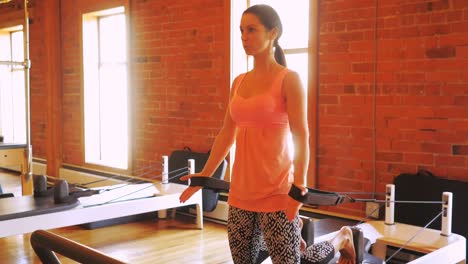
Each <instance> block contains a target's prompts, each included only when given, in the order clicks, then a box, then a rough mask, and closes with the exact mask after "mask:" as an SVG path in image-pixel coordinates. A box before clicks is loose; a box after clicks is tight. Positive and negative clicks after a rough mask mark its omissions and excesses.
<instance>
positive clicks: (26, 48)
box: [23, 0, 32, 180]
mask: <svg viewBox="0 0 468 264" xmlns="http://www.w3.org/2000/svg"><path fill="white" fill-rule="evenodd" d="M23 39H24V90H25V93H24V95H25V110H26V111H25V113H26V155H27V163H28V165H27V170H26V175H25V177H26V179H28V180H32V146H31V128H30V124H31V117H30V73H29V69H30V68H31V61H30V59H29V15H28V0H24V30H23Z"/></svg>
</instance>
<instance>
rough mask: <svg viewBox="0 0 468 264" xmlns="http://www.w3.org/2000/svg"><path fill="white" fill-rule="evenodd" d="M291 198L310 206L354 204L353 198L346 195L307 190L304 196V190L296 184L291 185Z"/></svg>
mask: <svg viewBox="0 0 468 264" xmlns="http://www.w3.org/2000/svg"><path fill="white" fill-rule="evenodd" d="M289 196H291V197H292V198H293V199H294V200H296V201H298V202H301V203H303V204H308V205H338V204H341V203H344V202H354V200H353V199H352V198H350V197H348V196H346V195H340V194H338V193H334V192H326V191H321V190H317V189H312V188H307V193H306V194H305V195H302V190H301V189H299V188H298V187H297V186H295V185H294V184H292V185H291V189H290V190H289Z"/></svg>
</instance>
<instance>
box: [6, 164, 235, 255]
mask: <svg viewBox="0 0 468 264" xmlns="http://www.w3.org/2000/svg"><path fill="white" fill-rule="evenodd" d="M0 184H1V186H2V188H3V191H4V192H13V193H14V194H15V196H17V195H20V194H21V188H20V186H19V177H18V176H15V175H12V174H11V173H5V172H2V171H0ZM194 223H195V220H194V218H190V217H184V216H177V217H176V219H167V220H156V219H154V220H145V221H139V222H133V223H128V224H121V225H115V226H110V227H103V228H98V229H93V230H88V229H84V228H82V227H79V226H72V227H66V228H58V229H53V230H49V231H51V232H53V233H56V234H58V235H61V236H64V237H66V238H69V239H71V240H74V241H76V242H78V243H81V244H84V245H86V246H89V247H92V248H94V249H97V250H99V251H101V252H104V253H105V254H108V255H110V256H111V257H113V258H116V259H119V260H121V261H124V262H128V263H137V264H138V263H151V264H154V263H178V264H179V263H208V264H216V263H233V262H232V259H231V255H230V251H229V245H228V241H227V232H226V226H225V225H221V224H216V223H212V222H207V221H205V223H204V229H203V230H198V229H196V228H195V224H194ZM29 238H30V234H26V235H17V236H11V237H7V238H0V263H7V264H10V263H11V264H30V263H41V262H40V261H39V259H38V258H37V257H36V255H35V253H34V251H33V250H32V248H31V246H30V243H29ZM58 257H59V259H60V261H61V262H62V263H75V262H73V261H71V260H69V259H66V258H64V257H62V256H58Z"/></svg>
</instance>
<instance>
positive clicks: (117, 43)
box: [83, 7, 129, 169]
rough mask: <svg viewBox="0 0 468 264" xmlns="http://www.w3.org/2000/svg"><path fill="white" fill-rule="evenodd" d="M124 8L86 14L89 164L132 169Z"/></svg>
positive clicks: (86, 118)
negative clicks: (129, 144)
mask: <svg viewBox="0 0 468 264" xmlns="http://www.w3.org/2000/svg"><path fill="white" fill-rule="evenodd" d="M126 28H127V26H126V16H125V14H124V8H123V7H120V8H114V9H110V10H105V11H100V12H95V13H90V14H85V15H83V73H84V114H85V117H84V120H85V121H84V123H85V124H84V130H85V133H84V135H85V161H86V162H87V163H92V164H98V165H103V166H109V167H114V168H118V169H127V168H128V141H129V138H128V82H127V78H128V61H127V32H126Z"/></svg>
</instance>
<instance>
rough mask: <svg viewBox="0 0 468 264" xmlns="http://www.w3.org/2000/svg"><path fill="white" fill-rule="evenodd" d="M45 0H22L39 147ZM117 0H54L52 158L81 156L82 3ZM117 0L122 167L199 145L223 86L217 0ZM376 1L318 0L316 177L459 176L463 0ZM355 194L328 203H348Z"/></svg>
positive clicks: (92, 6) (465, 173) (342, 186)
mask: <svg viewBox="0 0 468 264" xmlns="http://www.w3.org/2000/svg"><path fill="white" fill-rule="evenodd" d="M47 1H49V0H47ZM47 1H39V2H37V3H36V1H34V0H31V1H30V4H31V5H32V6H31V10H30V13H31V14H30V15H31V17H32V24H31V59H32V61H33V68H32V69H31V95H32V98H31V106H32V113H31V130H32V143H33V152H34V156H35V157H42V158H46V151H47V150H46V149H44V147H43V146H45V145H46V144H45V143H46V142H47V140H48V139H47V137H48V134H47V118H46V113H45V111H44V109H45V106H46V105H45V101H46V100H48V94H47V90H46V84H44V83H43V80H42V78H41V75H42V70H41V69H42V68H43V63H44V60H45V59H44V57H43V56H44V55H43V52H42V51H43V49H44V47H45V45H47V43H44V42H43V40H42V38H41V36H42V34H43V29H42V27H41V23H43V22H42V21H43V19H42V17H41V16H42V14H41V12H42V11H41V10H43V8H46V2H47ZM117 2H119V1H117V0H112V1H102V0H82V1H62V2H61V3H62V9H61V12H62V18H61V19H62V32H61V34H62V50H61V54H62V58H63V79H62V84H63V94H62V105H63V106H62V108H63V109H62V123H63V124H62V127H63V141H62V150H63V162H64V163H70V164H75V165H84V164H83V163H84V161H83V157H84V154H83V138H82V136H83V135H82V129H83V128H82V122H83V120H82V118H83V117H82V105H81V100H82V98H81V86H82V83H81V58H80V56H81V51H80V49H81V44H80V33H79V32H80V30H81V28H80V21H81V19H80V18H81V13H82V12H91V11H95V10H99V8H107V7H109V5H110V4H113V3H117ZM122 2H123V1H122ZM129 2H130V7H131V9H130V15H131V21H130V22H131V32H132V36H131V37H132V43H131V47H132V48H131V58H132V60H131V71H132V76H133V79H132V82H131V88H130V91H131V96H132V122H133V124H132V126H131V133H132V134H133V137H132V138H133V141H132V144H133V146H132V150H133V152H132V155H133V165H134V167H135V168H139V167H143V166H146V165H148V164H150V163H154V162H159V161H160V157H161V155H164V154H169V153H170V151H172V150H174V149H180V148H182V147H183V146H186V145H187V146H190V147H192V149H194V150H197V151H206V150H208V149H209V148H210V146H211V144H212V142H213V139H214V136H215V135H216V133H217V132H218V130H219V128H220V127H221V124H222V119H223V114H224V111H225V108H226V102H227V98H228V85H229V81H228V80H229V68H228V67H229V58H228V56H229V43H228V37H227V36H228V34H226V33H227V32H228V31H229V29H228V28H226V25H227V24H226V10H228V8H229V7H228V6H226V2H227V1H220V0H194V1H170V0H146V1H140V0H131V1H129ZM377 2H378V5H377V6H376V5H375V1H374V0H328V1H320V10H319V14H320V18H319V19H320V20H319V22H320V32H319V41H320V42H319V52H320V54H319V59H320V65H319V77H320V85H319V98H318V100H319V113H318V119H319V120H318V121H319V129H318V131H317V133H318V172H319V177H318V187H319V188H323V189H327V190H337V191H359V192H361V191H367V192H372V191H374V179H375V186H376V191H377V192H382V191H383V188H384V186H385V184H387V183H391V182H392V181H393V178H394V177H395V176H396V175H398V174H399V173H401V172H416V171H417V170H418V169H421V168H426V169H430V170H431V171H433V172H434V173H435V174H436V175H439V176H441V177H445V178H449V179H462V180H468V88H467V87H468V74H466V68H467V67H468V48H467V47H468V37H467V36H468V33H467V30H468V2H467V1H466V0H450V1H449V0H445V1H436V0H434V1H427V0H425V1H422V0H414V1H394V0H379V1H377ZM376 8H377V10H376ZM376 11H377V16H376ZM21 17H22V13H21V10H19V11H18V8H16V7H15V6H14V5H13V4H6V5H3V6H1V7H0V25H9V23H11V21H13V20H15V19H19V21H21ZM41 65H42V66H41ZM374 87H375V88H376V89H374ZM311 132H312V133H314V132H315V131H311ZM374 147H375V153H374ZM374 166H375V170H374ZM374 174H375V178H374ZM362 206H363V205H362V204H353V205H350V206H342V207H333V208H330V210H335V211H340V212H344V213H351V214H356V215H358V214H362Z"/></svg>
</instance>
